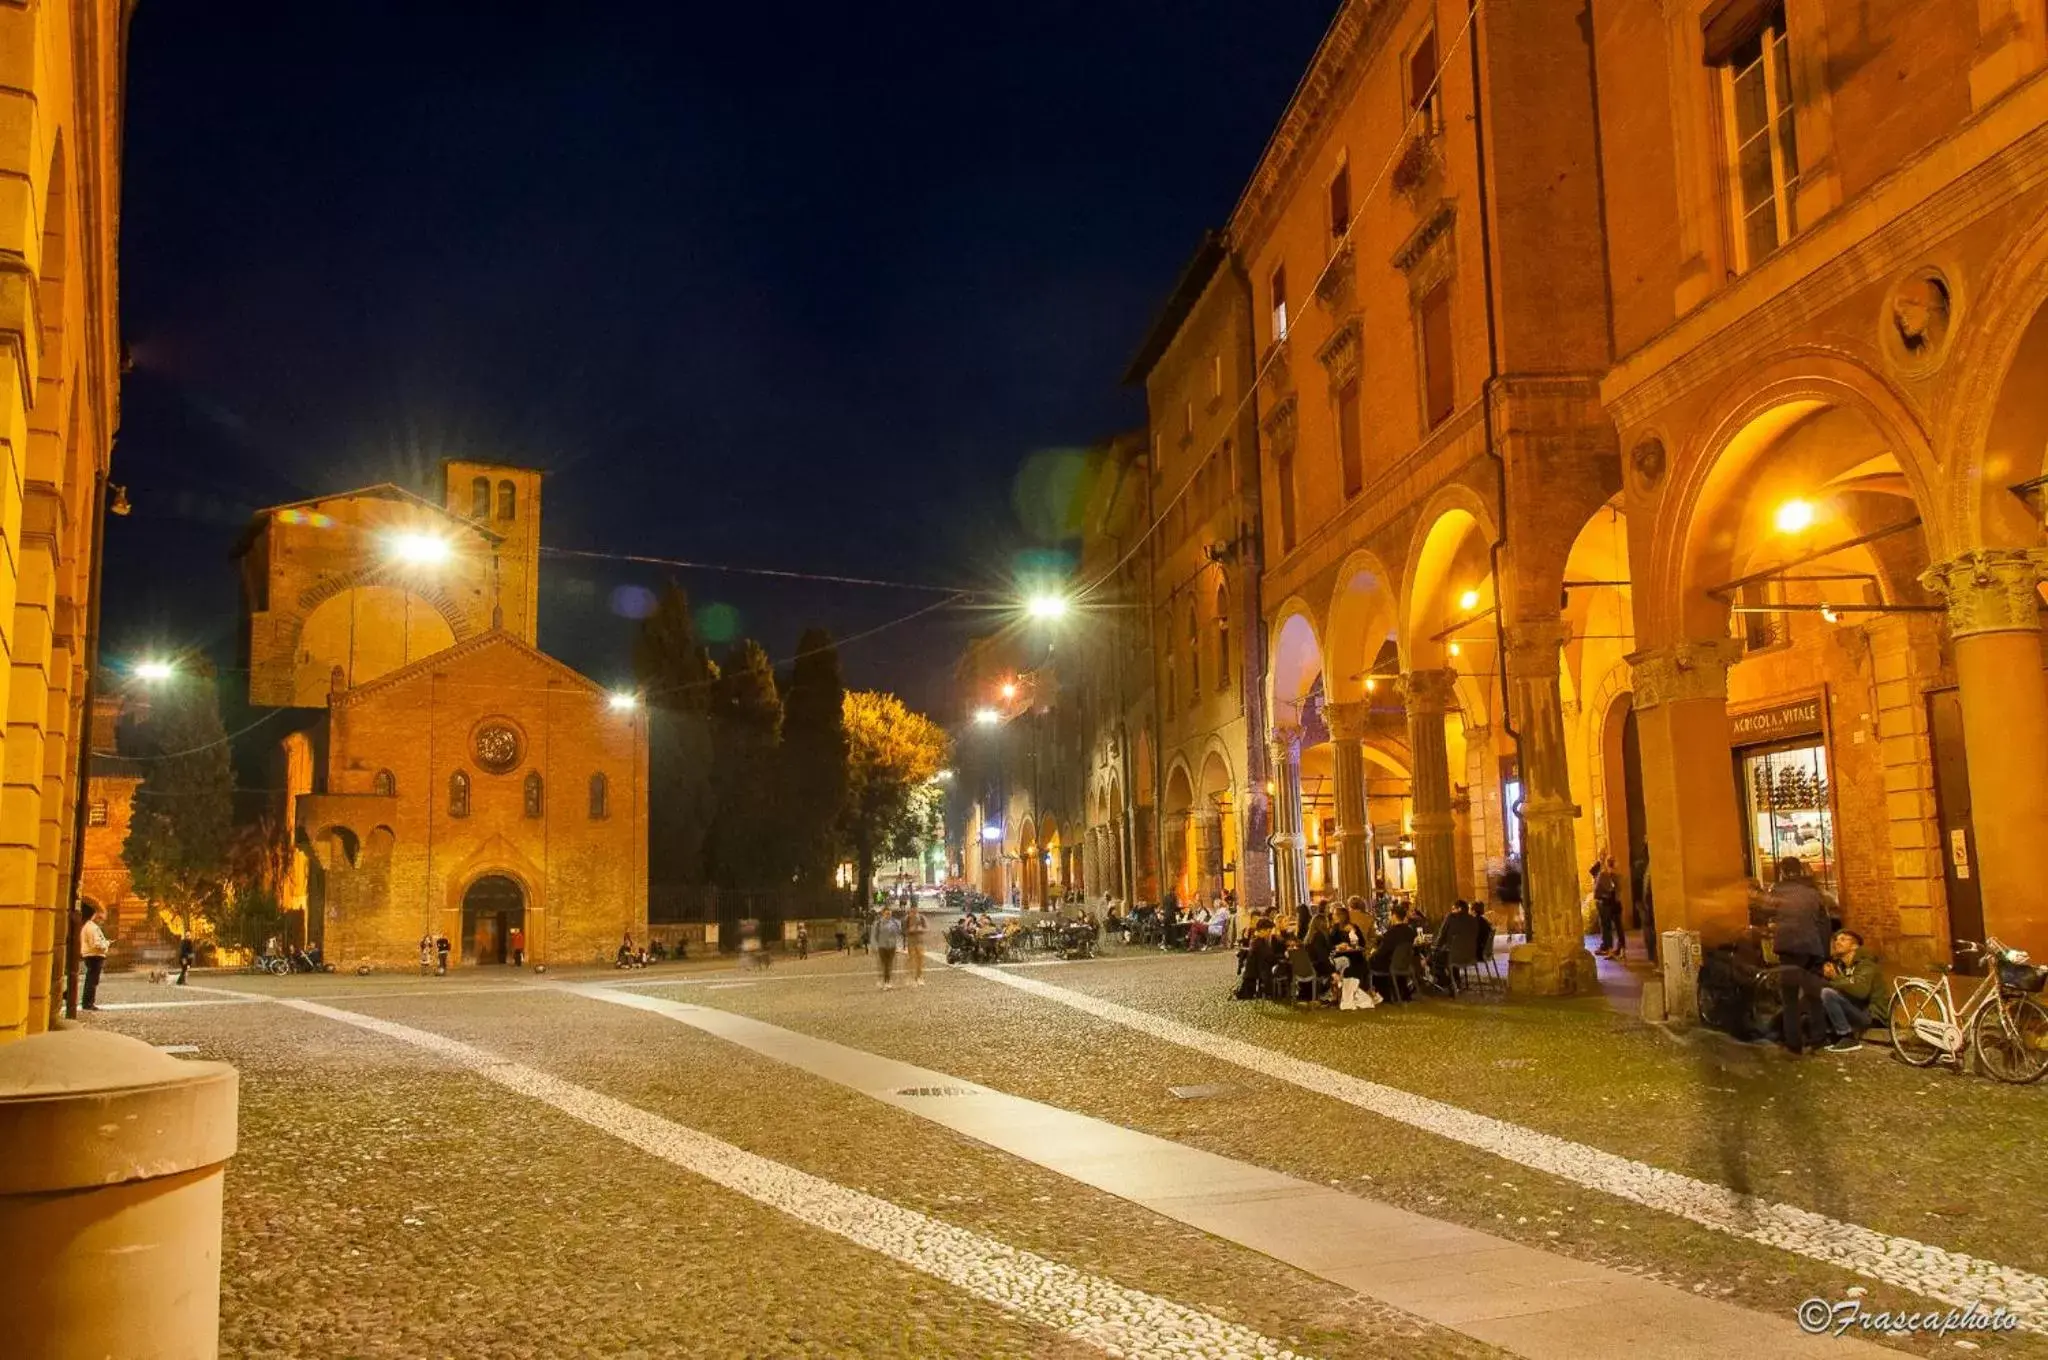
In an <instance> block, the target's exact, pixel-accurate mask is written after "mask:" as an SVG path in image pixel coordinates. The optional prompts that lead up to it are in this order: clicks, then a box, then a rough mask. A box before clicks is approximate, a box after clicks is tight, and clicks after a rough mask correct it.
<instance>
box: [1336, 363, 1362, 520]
mask: <svg viewBox="0 0 2048 1360" xmlns="http://www.w3.org/2000/svg"><path fill="white" fill-rule="evenodd" d="M1358 419H1359V417H1358V384H1357V383H1355V382H1348V383H1345V384H1344V386H1343V388H1342V389H1341V390H1339V391H1338V393H1337V461H1338V462H1339V463H1340V464H1341V465H1342V471H1343V473H1344V499H1345V500H1350V499H1351V498H1352V497H1353V496H1356V495H1357V494H1358V493H1359V492H1361V491H1363V490H1365V451H1364V450H1363V449H1362V448H1361V447H1360V441H1361V439H1362V438H1363V432H1362V431H1361V430H1360V429H1359V428H1358Z"/></svg>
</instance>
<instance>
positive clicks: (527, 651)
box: [330, 628, 609, 708]
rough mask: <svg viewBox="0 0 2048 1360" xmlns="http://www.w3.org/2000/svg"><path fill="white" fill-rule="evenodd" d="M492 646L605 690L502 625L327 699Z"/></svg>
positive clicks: (340, 703) (412, 675)
mask: <svg viewBox="0 0 2048 1360" xmlns="http://www.w3.org/2000/svg"><path fill="white" fill-rule="evenodd" d="M493 646H503V647H509V648H511V649H512V650H513V651H515V652H517V653H519V654H520V655H521V656H524V657H527V658H528V659H530V660H533V661H537V662H539V663H540V664H541V665H542V666H544V667H546V668H547V669H549V670H551V671H553V672H555V673H556V674H557V675H560V676H562V677H563V678H565V679H567V680H568V681H570V682H571V683H572V684H574V685H577V686H578V687H580V688H582V689H584V690H587V691H588V692H589V693H591V694H597V695H603V694H607V693H609V691H608V690H606V689H605V687H604V686H603V685H600V684H598V683H597V682H596V681H595V680H592V679H591V678H590V677H589V676H587V675H585V674H583V673H582V672H581V671H579V670H576V669H575V668H574V667H572V666H569V665H566V664H565V663H563V662H561V661H557V660H556V659H555V658H554V657H551V656H549V655H548V654H547V653H546V652H544V651H542V650H541V649H540V648H538V647H532V646H529V645H527V644H526V643H525V642H524V641H522V640H521V639H520V638H518V637H517V636H515V635H514V634H512V633H509V632H507V631H505V630H504V629H503V628H492V629H490V630H489V631H487V632H483V633H478V634H477V635H476V636H475V637H473V638H470V639H469V640H468V641H466V642H458V643H456V644H455V645H454V646H453V647H443V648H442V649H441V650H440V651H438V652H434V653H432V654H430V655H428V656H423V657H421V658H420V659H419V660H418V661H415V662H413V663H412V664H411V665H409V666H401V667H399V668H398V669H397V670H395V671H390V672H387V673H386V674H384V675H380V676H378V677H377V678H376V679H375V680H369V681H365V682H364V683H363V684H360V685H357V686H356V687H355V688H354V689H351V690H346V691H344V692H342V693H340V694H337V695H335V696H334V698H333V699H332V700H331V701H330V707H338V708H350V707H353V706H355V705H356V704H358V703H361V702H362V701H363V700H364V699H367V698H369V697H370V696H372V695H374V694H379V693H381V692H383V691H384V690H387V689H392V688H395V687H397V686H399V685H402V684H404V683H405V682H406V681H408V680H412V679H416V678H418V677H419V676H422V675H431V674H433V673H434V672H436V671H442V670H446V669H447V668H448V667H449V666H451V665H455V664H459V663H461V662H463V661H466V660H468V659H469V658H470V657H472V656H475V655H476V654H477V653H479V652H482V651H485V650H486V649H488V648H490V647H493Z"/></svg>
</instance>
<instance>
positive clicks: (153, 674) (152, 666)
mask: <svg viewBox="0 0 2048 1360" xmlns="http://www.w3.org/2000/svg"><path fill="white" fill-rule="evenodd" d="M177 673H178V670H177V667H175V666H173V665H172V664H171V663H170V662H168V661H139V662H137V663H136V665H135V678H136V679H137V680H147V681H148V682H149V683H150V684H152V685H154V684H156V683H158V682H159V681H163V680H168V679H170V678H171V677H172V676H174V675H176V674H177Z"/></svg>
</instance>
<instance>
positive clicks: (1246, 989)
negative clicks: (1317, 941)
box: [1237, 921, 1286, 1001]
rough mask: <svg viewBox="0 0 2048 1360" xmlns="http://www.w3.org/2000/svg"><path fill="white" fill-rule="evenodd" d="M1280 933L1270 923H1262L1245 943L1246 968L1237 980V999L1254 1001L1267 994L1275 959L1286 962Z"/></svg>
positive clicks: (1254, 929)
mask: <svg viewBox="0 0 2048 1360" xmlns="http://www.w3.org/2000/svg"><path fill="white" fill-rule="evenodd" d="M1279 940H1280V936H1279V932H1278V931H1276V930H1274V929H1273V923H1272V922H1270V921H1261V922H1260V923H1259V924H1258V925H1257V926H1256V927H1254V928H1253V930H1252V933H1251V935H1250V936H1249V937H1248V938H1247V939H1246V940H1245V942H1244V967H1243V969H1242V970H1241V971H1240V976H1239V977H1238V980H1237V999H1238V1000H1239V1001H1254V1000H1257V999H1258V998H1259V997H1260V996H1262V995H1264V994H1265V987H1266V985H1267V982H1268V980H1269V979H1270V977H1271V974H1272V972H1273V963H1274V960H1275V959H1279V960H1281V961H1282V962H1283V963H1284V962H1285V959H1286V955H1285V954H1284V953H1283V952H1282V951H1281V949H1280V947H1279Z"/></svg>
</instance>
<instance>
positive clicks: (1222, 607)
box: [1216, 586, 1230, 693]
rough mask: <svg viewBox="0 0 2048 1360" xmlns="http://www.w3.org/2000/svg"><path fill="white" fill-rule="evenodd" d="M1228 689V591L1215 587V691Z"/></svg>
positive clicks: (1221, 587)
mask: <svg viewBox="0 0 2048 1360" xmlns="http://www.w3.org/2000/svg"><path fill="white" fill-rule="evenodd" d="M1229 688H1230V591H1229V589H1228V588H1227V587H1226V586H1217V587H1216V689H1217V692H1218V693H1221V692H1223V691H1225V690H1228V689H1229Z"/></svg>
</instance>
